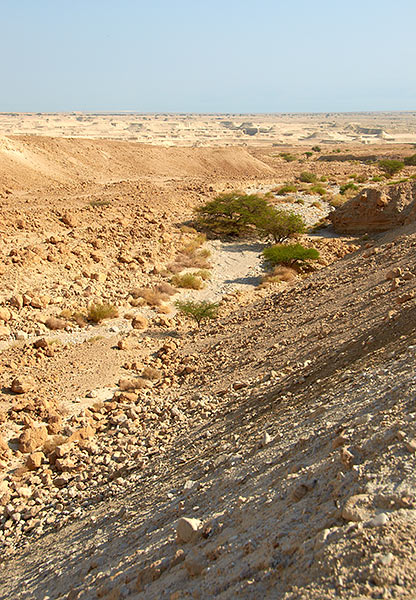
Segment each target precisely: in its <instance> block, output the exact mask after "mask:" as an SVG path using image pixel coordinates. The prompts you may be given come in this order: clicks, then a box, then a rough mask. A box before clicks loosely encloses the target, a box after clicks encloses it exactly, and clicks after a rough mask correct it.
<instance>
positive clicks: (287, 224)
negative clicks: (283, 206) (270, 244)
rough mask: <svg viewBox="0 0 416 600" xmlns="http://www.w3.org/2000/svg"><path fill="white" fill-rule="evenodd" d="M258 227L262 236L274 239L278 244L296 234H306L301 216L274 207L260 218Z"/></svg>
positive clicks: (270, 207) (257, 222) (257, 223)
mask: <svg viewBox="0 0 416 600" xmlns="http://www.w3.org/2000/svg"><path fill="white" fill-rule="evenodd" d="M256 226H257V228H258V229H259V231H260V233H261V234H262V235H264V236H266V237H272V238H273V240H274V242H275V243H276V244H277V243H279V242H283V241H284V240H287V239H288V238H289V237H290V236H291V235H293V234H294V233H304V232H305V223H304V222H303V219H302V217H301V216H300V215H297V214H296V213H294V212H293V211H287V210H279V209H276V208H273V207H272V206H269V207H268V210H267V211H264V212H263V213H262V214H261V215H260V216H259V217H258V219H257V221H256Z"/></svg>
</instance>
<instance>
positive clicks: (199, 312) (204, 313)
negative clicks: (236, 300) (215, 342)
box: [175, 300, 219, 327]
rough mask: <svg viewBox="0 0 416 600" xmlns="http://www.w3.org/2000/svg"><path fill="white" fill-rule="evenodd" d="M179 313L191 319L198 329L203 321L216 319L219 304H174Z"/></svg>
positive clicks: (189, 302)
mask: <svg viewBox="0 0 416 600" xmlns="http://www.w3.org/2000/svg"><path fill="white" fill-rule="evenodd" d="M175 305H176V307H177V309H178V310H179V312H180V313H182V314H183V315H185V316H187V317H190V318H191V319H193V320H194V321H195V322H196V324H197V325H198V327H201V324H202V322H203V321H206V320H209V319H216V318H217V317H218V309H219V304H218V303H216V302H208V301H207V300H203V301H202V302H195V301H193V300H186V301H180V300H178V301H177V302H175Z"/></svg>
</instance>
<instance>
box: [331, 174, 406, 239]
mask: <svg viewBox="0 0 416 600" xmlns="http://www.w3.org/2000/svg"><path fill="white" fill-rule="evenodd" d="M330 219H331V221H332V224H333V225H334V228H335V230H336V231H338V232H340V233H365V232H369V231H387V230H389V229H393V228H394V227H400V226H401V225H407V224H409V223H413V222H414V221H416V181H415V182H405V183H400V184H397V185H394V186H386V187H384V188H379V189H376V188H366V189H364V190H362V191H361V192H360V193H359V194H358V196H355V197H354V198H352V199H351V200H349V201H348V202H346V203H345V204H344V205H343V206H340V207H339V208H337V210H335V211H334V212H333V213H332V214H331V216H330Z"/></svg>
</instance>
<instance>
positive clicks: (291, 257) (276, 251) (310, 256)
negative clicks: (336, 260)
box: [263, 244, 319, 267]
mask: <svg viewBox="0 0 416 600" xmlns="http://www.w3.org/2000/svg"><path fill="white" fill-rule="evenodd" d="M263 256H264V258H265V259H266V260H267V261H268V262H270V263H271V264H272V265H285V266H287V267H291V266H298V267H302V266H305V265H306V264H308V261H310V260H317V259H318V258H319V252H318V250H316V248H305V246H302V245H301V244H277V245H276V246H271V247H270V248H265V249H264V250H263Z"/></svg>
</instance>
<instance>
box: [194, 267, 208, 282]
mask: <svg viewBox="0 0 416 600" xmlns="http://www.w3.org/2000/svg"><path fill="white" fill-rule="evenodd" d="M193 275H195V276H196V277H200V278H201V279H202V281H209V280H210V279H211V273H210V272H209V271H207V269H200V270H199V271H196V272H195V273H193Z"/></svg>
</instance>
